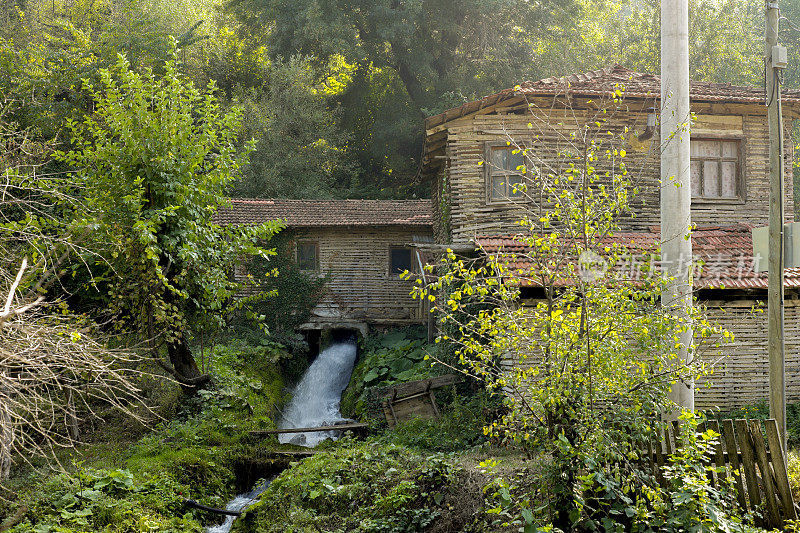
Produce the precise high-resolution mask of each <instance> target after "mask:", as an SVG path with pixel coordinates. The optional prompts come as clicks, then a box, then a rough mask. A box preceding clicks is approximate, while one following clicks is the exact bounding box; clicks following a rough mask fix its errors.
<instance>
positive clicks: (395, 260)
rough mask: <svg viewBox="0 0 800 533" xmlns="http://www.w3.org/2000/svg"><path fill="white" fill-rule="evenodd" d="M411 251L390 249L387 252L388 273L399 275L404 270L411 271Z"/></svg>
mask: <svg viewBox="0 0 800 533" xmlns="http://www.w3.org/2000/svg"><path fill="white" fill-rule="evenodd" d="M412 267H413V263H412V262H411V250H409V249H408V248H391V249H390V250H389V273H390V274H393V275H397V274H400V273H402V272H404V271H406V270H409V271H410V270H413V268H412Z"/></svg>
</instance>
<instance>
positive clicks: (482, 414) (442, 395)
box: [383, 387, 500, 452]
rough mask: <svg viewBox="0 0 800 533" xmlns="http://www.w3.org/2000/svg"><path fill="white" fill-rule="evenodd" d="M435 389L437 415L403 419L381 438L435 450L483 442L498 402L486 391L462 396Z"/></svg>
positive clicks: (457, 449)
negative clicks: (484, 429)
mask: <svg viewBox="0 0 800 533" xmlns="http://www.w3.org/2000/svg"><path fill="white" fill-rule="evenodd" d="M447 393H448V391H443V390H438V391H436V400H437V404H438V406H439V407H438V409H439V413H440V416H439V417H438V418H436V419H421V418H415V419H412V420H409V421H407V422H403V423H402V424H400V425H398V426H397V427H395V428H393V429H392V430H391V431H387V432H386V433H385V434H384V435H383V438H384V439H385V440H386V441H388V442H393V443H395V444H399V445H401V446H408V447H410V448H416V449H418V450H425V451H437V452H463V451H465V450H468V449H470V448H472V447H474V446H479V445H482V444H485V443H486V442H487V441H488V439H487V436H486V435H485V433H484V431H483V428H484V427H486V426H488V425H489V424H490V423H491V421H492V420H493V419H494V417H495V416H496V415H497V412H498V410H499V408H500V405H499V402H498V401H497V400H496V399H494V398H491V397H490V396H489V395H488V394H486V393H485V392H478V393H476V394H474V395H472V396H468V397H464V396H462V395H461V394H460V393H458V392H456V390H455V387H453V390H451V391H449V396H450V397H451V400H450V402H446V398H447V396H448V394H447Z"/></svg>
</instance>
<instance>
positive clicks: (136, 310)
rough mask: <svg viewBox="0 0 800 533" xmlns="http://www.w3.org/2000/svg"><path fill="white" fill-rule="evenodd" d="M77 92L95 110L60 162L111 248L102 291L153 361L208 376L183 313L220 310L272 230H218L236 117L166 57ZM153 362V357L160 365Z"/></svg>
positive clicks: (236, 158) (274, 226)
mask: <svg viewBox="0 0 800 533" xmlns="http://www.w3.org/2000/svg"><path fill="white" fill-rule="evenodd" d="M100 79H101V81H100V82H99V83H97V84H94V85H92V84H89V85H86V86H85V87H84V90H86V91H88V92H89V94H90V95H91V97H92V99H93V101H94V106H95V113H94V115H92V116H90V117H88V118H86V119H85V120H82V121H80V122H72V123H70V129H71V132H72V142H73V146H74V148H73V150H71V151H69V152H59V153H58V157H59V158H60V159H61V160H62V161H64V162H66V163H69V164H70V165H72V166H73V167H74V168H75V169H76V170H77V175H78V179H79V183H81V185H82V186H83V187H85V194H86V196H87V204H88V206H89V208H90V209H89V210H87V212H86V213H85V215H84V216H85V219H84V221H83V223H84V224H89V225H91V226H92V227H94V228H95V231H94V233H95V234H96V235H104V236H106V240H108V241H111V242H115V243H117V246H116V248H115V249H112V250H108V252H107V254H106V255H107V256H110V257H113V258H114V260H113V261H112V262H111V265H110V266H111V269H109V271H108V272H107V276H110V277H111V281H110V283H108V284H107V287H108V291H109V297H110V302H111V304H112V306H113V308H115V309H116V310H117V311H118V312H119V316H120V318H122V319H125V320H126V321H127V323H128V324H130V325H132V326H134V327H135V328H137V329H138V330H139V331H140V332H141V333H143V334H144V335H145V336H146V337H147V339H148V340H149V341H150V342H151V349H152V352H153V353H154V355H156V356H159V355H160V354H161V353H163V352H166V355H167V356H168V360H169V362H166V361H162V366H164V367H165V368H166V369H167V370H169V371H170V372H171V373H172V374H173V375H174V376H175V378H176V379H177V380H178V381H179V382H180V383H182V384H183V385H185V386H187V387H192V386H202V385H203V384H204V383H205V382H207V381H208V379H209V377H208V376H207V375H202V374H201V373H200V371H199V369H198V366H197V364H196V362H195V360H194V357H193V355H192V352H191V349H190V346H189V343H188V338H189V335H188V333H189V331H190V328H191V325H192V318H197V317H199V316H201V315H205V314H209V313H218V312H219V311H220V310H221V309H222V308H223V306H224V305H225V303H226V302H227V301H228V300H229V299H230V298H231V297H232V296H233V294H234V292H235V291H236V288H237V285H236V283H234V282H233V281H231V280H229V278H228V274H229V271H230V270H231V268H232V266H233V264H234V262H235V261H236V260H237V259H239V258H242V257H245V256H248V255H259V256H262V257H266V256H267V255H268V254H269V253H270V252H268V251H267V250H264V249H263V248H261V247H260V246H258V241H259V240H260V239H269V238H270V237H271V236H272V235H273V234H274V233H275V232H276V231H278V230H279V229H280V224H279V223H277V222H269V223H265V224H263V225H261V226H258V227H254V228H248V227H231V226H228V227H225V228H223V227H220V226H218V225H216V224H214V223H213V222H212V217H213V214H214V212H215V211H216V209H217V208H218V207H219V206H221V205H223V204H225V202H226V201H227V200H226V196H225V192H226V189H227V188H228V186H229V185H230V184H231V182H232V181H233V180H234V179H235V178H236V177H237V174H238V172H239V169H240V167H241V165H242V164H243V163H244V161H245V158H246V153H237V149H236V137H237V134H238V130H239V126H240V116H239V113H238V112H236V111H235V110H234V111H231V112H227V113H222V112H221V111H220V109H219V103H218V101H217V99H216V98H215V96H214V94H213V89H214V88H213V84H212V85H210V86H209V87H208V89H207V91H205V92H201V91H199V90H197V89H196V88H195V87H194V86H193V85H192V83H191V82H189V81H187V80H185V79H184V78H182V77H181V76H180V75H179V73H178V71H177V68H176V60H175V59H174V58H173V59H172V60H170V61H168V62H167V63H166V64H165V66H164V75H163V76H156V75H154V74H153V73H152V71H147V72H145V73H144V74H137V73H135V72H133V71H132V70H131V68H130V65H129V64H128V62H127V61H126V60H125V59H124V58H120V60H119V62H118V63H117V64H116V65H115V66H114V67H113V68H112V69H102V70H100ZM159 360H160V359H159Z"/></svg>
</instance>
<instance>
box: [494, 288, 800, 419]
mask: <svg viewBox="0 0 800 533" xmlns="http://www.w3.org/2000/svg"><path fill="white" fill-rule="evenodd" d="M788 298H789V299H787V300H786V308H785V328H786V331H785V343H786V399H787V401H788V402H800V300H798V299H795V298H794V297H788ZM533 303H535V301H530V302H529V305H532V304H533ZM705 305H707V306H708V308H707V312H706V316H707V317H708V320H709V322H710V323H711V324H714V325H719V326H722V327H724V328H725V329H727V330H728V331H730V332H731V333H733V335H734V340H733V342H728V343H725V344H722V345H720V346H719V347H712V346H710V345H709V346H706V347H703V348H701V349H700V350H699V352H700V355H701V356H702V357H703V359H704V361H706V362H707V363H708V364H709V365H713V373H712V374H711V375H710V376H708V377H707V378H704V379H702V380H698V382H697V383H696V389H695V406H696V407H697V408H698V409H711V408H720V409H721V410H723V411H726V410H732V409H736V408H739V407H743V406H745V405H753V404H755V403H758V402H760V401H769V358H768V355H767V343H766V339H767V314H766V312H756V313H753V312H752V309H753V307H754V306H756V305H760V304H758V302H757V301H756V300H728V301H724V302H723V301H715V302H705ZM503 364H504V365H506V366H507V367H511V366H519V367H522V368H527V367H531V366H533V365H535V364H537V361H536V359H535V358H527V359H525V360H524V361H520V360H519V359H518V358H517V357H514V356H512V355H508V356H507V357H506V358H504V360H503Z"/></svg>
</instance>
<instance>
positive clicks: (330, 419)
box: [278, 339, 356, 448]
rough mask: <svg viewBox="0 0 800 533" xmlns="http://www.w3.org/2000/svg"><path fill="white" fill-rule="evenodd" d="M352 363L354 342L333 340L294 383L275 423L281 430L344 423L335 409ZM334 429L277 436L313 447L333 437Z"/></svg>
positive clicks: (354, 352)
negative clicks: (290, 394) (286, 403)
mask: <svg viewBox="0 0 800 533" xmlns="http://www.w3.org/2000/svg"><path fill="white" fill-rule="evenodd" d="M355 362H356V342H355V339H350V340H347V341H344V342H335V343H333V344H331V345H330V346H329V347H328V348H327V349H325V350H324V351H323V352H322V353H320V354H319V356H317V358H316V359H315V360H314V362H313V363H312V364H311V366H310V367H309V368H308V370H306V373H305V375H303V379H301V380H300V383H298V384H297V387H295V389H294V394H293V395H292V401H291V402H290V403H289V406H288V407H287V408H286V409H285V410H284V412H283V419H282V420H281V421H280V423H279V424H278V427H279V428H281V429H288V428H313V427H320V426H329V425H333V424H336V423H340V422H346V421H347V419H345V418H342V413H341V412H339V402H340V401H341V399H342V391H344V389H345V388H346V387H347V384H348V383H349V382H350V374H351V373H352V372H353V365H354V364H355ZM337 436H338V432H337V431H317V432H313V433H285V434H282V435H280V436H279V437H278V440H279V441H280V443H281V444H287V443H289V444H299V445H301V446H306V447H309V448H313V447H314V446H316V445H317V444H319V443H320V442H321V441H323V440H325V439H335V438H336V437H337Z"/></svg>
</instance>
